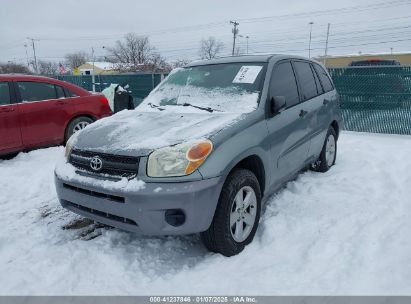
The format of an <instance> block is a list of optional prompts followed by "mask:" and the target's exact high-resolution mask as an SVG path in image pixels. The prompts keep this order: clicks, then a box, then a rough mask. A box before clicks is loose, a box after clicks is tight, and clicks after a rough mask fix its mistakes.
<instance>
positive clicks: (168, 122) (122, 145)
mask: <svg viewBox="0 0 411 304" xmlns="http://www.w3.org/2000/svg"><path fill="white" fill-rule="evenodd" d="M243 115H244V114H238V113H207V112H204V113H203V112H201V113H173V112H168V111H161V112H160V111H159V112H139V111H136V110H132V111H122V112H120V113H117V114H116V115H113V116H111V117H108V118H104V119H102V120H99V121H97V122H95V123H93V124H91V125H89V126H88V127H87V128H85V129H84V130H82V131H81V132H79V134H78V135H77V137H76V139H75V142H74V148H76V149H81V150H90V151H96V152H102V153H111V154H119V155H135V156H143V155H147V154H149V153H150V152H151V151H153V150H154V149H158V148H161V147H165V146H171V145H175V144H178V143H182V142H191V141H196V140H199V139H204V138H210V137H211V136H212V135H213V134H215V133H217V132H219V131H220V130H222V129H223V128H226V127H228V126H230V125H232V124H233V123H234V122H235V121H237V120H239V119H241V117H242V116H243Z"/></svg>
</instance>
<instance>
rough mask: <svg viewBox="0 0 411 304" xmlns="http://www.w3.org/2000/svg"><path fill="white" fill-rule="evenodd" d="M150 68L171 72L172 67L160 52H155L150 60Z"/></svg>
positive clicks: (155, 70) (156, 70)
mask: <svg viewBox="0 0 411 304" xmlns="http://www.w3.org/2000/svg"><path fill="white" fill-rule="evenodd" d="M148 66H149V69H150V70H151V71H154V72H160V71H161V72H169V71H171V69H172V67H171V65H170V64H169V63H168V62H167V60H166V59H165V58H164V57H163V56H161V55H160V54H159V53H154V54H153V55H152V56H151V58H150V60H149V64H148Z"/></svg>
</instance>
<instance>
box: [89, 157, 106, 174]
mask: <svg viewBox="0 0 411 304" xmlns="http://www.w3.org/2000/svg"><path fill="white" fill-rule="evenodd" d="M90 168H91V169H93V171H100V170H101V168H103V161H102V160H101V158H100V157H98V156H94V157H93V158H92V159H91V160H90Z"/></svg>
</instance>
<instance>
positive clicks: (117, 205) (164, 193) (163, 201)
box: [55, 175, 223, 235]
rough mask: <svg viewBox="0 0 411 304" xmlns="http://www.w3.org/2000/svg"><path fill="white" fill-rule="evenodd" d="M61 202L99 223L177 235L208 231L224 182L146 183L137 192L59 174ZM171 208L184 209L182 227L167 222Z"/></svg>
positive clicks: (57, 182)
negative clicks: (76, 179)
mask: <svg viewBox="0 0 411 304" xmlns="http://www.w3.org/2000/svg"><path fill="white" fill-rule="evenodd" d="M55 184H56V191H57V196H58V198H59V200H60V203H61V205H62V206H63V207H64V208H66V209H68V210H71V211H73V212H75V213H77V214H80V215H82V216H84V217H87V218H90V219H92V220H95V221H97V222H100V223H103V224H107V225H110V226H113V227H117V228H120V229H123V230H127V231H132V232H136V233H141V234H145V235H177V234H190V233H198V232H201V231H205V230H207V229H208V227H209V226H210V224H211V221H212V219H213V216H214V212H215V209H216V206H217V202H218V198H219V195H220V192H221V188H222V185H223V180H222V178H221V177H215V178H211V179H205V180H199V181H192V182H181V183H146V184H145V185H144V188H143V189H139V190H135V191H129V190H127V191H124V190H123V191H121V190H108V189H106V188H104V187H96V186H90V185H83V184H82V183H79V182H76V181H72V180H70V181H68V180H67V181H66V180H64V179H63V178H61V177H59V176H57V175H55ZM167 210H180V211H182V213H183V214H184V215H185V221H184V223H183V224H181V225H179V226H173V225H170V224H169V223H168V222H167V221H166V212H167Z"/></svg>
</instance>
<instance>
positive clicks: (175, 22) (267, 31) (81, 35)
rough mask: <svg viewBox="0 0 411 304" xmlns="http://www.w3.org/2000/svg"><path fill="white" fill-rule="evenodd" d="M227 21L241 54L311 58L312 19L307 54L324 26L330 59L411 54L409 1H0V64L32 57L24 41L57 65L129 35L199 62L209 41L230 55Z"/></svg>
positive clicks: (171, 56)
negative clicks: (146, 38) (204, 43)
mask: <svg viewBox="0 0 411 304" xmlns="http://www.w3.org/2000/svg"><path fill="white" fill-rule="evenodd" d="M230 20H235V21H238V22H239V34H240V35H241V36H242V37H238V38H237V47H238V48H239V52H240V53H242V54H244V53H247V41H248V52H249V54H253V53H288V54H297V55H304V56H308V49H309V36H310V28H311V25H310V24H309V23H310V22H313V24H312V32H311V33H312V40H311V41H312V43H311V47H310V49H311V56H320V55H324V52H325V41H326V33H327V24H328V23H330V36H329V49H328V54H329V55H344V54H358V53H360V52H361V53H362V54H366V53H379V52H384V53H390V52H391V51H393V52H394V53H396V52H407V51H411V23H410V22H409V21H410V20H411V0H386V1H381V0H374V1H372V0H343V1H331V0H317V1H303V0H289V1H284V0H282V1H280V0H271V1H270V0H253V1H250V0H248V1H247V0H207V1H201V2H200V1H195V0H175V1H167V0H156V1H140V0H138V1H136V0H117V1H112V0H110V1H109V0H87V1H86V0H64V1H62V0H36V1H33V0H14V1H2V4H1V10H0V62H7V61H13V62H16V63H23V64H26V63H27V61H28V60H29V61H30V60H32V58H33V50H32V45H31V42H30V41H29V40H28V39H27V37H31V38H34V39H35V47H36V55H37V58H38V59H41V60H51V61H56V62H60V61H63V60H64V55H65V54H67V53H71V52H76V51H85V52H87V53H89V54H91V49H92V48H93V49H94V50H95V55H96V56H106V55H108V53H107V51H106V49H105V48H104V47H109V46H113V45H114V43H115V41H116V40H119V39H122V37H123V36H124V35H125V34H126V33H128V32H135V33H137V34H139V35H146V36H149V39H150V42H151V44H152V45H153V46H154V47H155V48H156V50H157V51H158V52H159V53H160V54H161V55H163V56H165V57H166V58H167V59H168V60H169V61H175V60H178V59H197V58H198V49H199V46H200V41H201V39H203V38H207V37H209V36H214V37H216V38H217V39H218V40H219V41H221V42H222V43H224V49H223V52H222V53H221V55H230V53H231V51H232V38H233V37H232V32H231V30H232V25H231V24H230V22H229V21H230ZM246 36H248V37H249V38H248V39H246V38H245V37H246ZM25 45H26V46H27V47H25ZM391 48H392V50H391ZM26 51H27V55H26Z"/></svg>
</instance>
